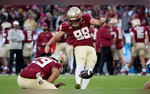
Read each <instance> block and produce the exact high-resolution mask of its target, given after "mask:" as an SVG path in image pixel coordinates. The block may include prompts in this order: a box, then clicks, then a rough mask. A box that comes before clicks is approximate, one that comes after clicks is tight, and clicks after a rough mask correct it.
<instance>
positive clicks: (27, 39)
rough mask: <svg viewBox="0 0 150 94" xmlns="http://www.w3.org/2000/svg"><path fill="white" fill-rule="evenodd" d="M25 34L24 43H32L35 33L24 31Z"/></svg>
mask: <svg viewBox="0 0 150 94" xmlns="http://www.w3.org/2000/svg"><path fill="white" fill-rule="evenodd" d="M23 34H24V36H25V40H24V43H30V42H32V41H33V35H34V32H33V31H32V30H24V31H23Z"/></svg>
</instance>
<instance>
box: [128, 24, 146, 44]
mask: <svg viewBox="0 0 150 94" xmlns="http://www.w3.org/2000/svg"><path fill="white" fill-rule="evenodd" d="M130 33H131V35H132V34H134V36H135V41H136V42H145V34H146V33H147V28H146V27H144V26H135V27H132V28H130Z"/></svg>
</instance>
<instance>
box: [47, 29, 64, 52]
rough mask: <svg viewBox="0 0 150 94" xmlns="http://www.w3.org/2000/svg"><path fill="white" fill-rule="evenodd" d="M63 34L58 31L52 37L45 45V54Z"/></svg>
mask: <svg viewBox="0 0 150 94" xmlns="http://www.w3.org/2000/svg"><path fill="white" fill-rule="evenodd" d="M64 34H65V32H64V31H59V32H58V33H57V34H56V35H55V36H53V37H52V38H51V39H50V40H49V42H48V43H47V45H46V47H45V52H46V53H48V52H49V49H50V47H51V46H52V45H53V44H54V43H55V42H56V41H58V40H59V38H61V37H62V36H63V35H64Z"/></svg>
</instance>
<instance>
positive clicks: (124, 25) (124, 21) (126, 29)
mask: <svg viewBox="0 0 150 94" xmlns="http://www.w3.org/2000/svg"><path fill="white" fill-rule="evenodd" d="M129 19H130V16H129V15H128V11H125V12H124V14H123V16H122V28H123V30H124V32H125V33H129V28H130V27H129Z"/></svg>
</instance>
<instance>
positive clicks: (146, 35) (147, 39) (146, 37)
mask: <svg viewBox="0 0 150 94" xmlns="http://www.w3.org/2000/svg"><path fill="white" fill-rule="evenodd" d="M145 39H146V43H145V49H146V51H148V43H149V38H148V33H147V31H146V33H145Z"/></svg>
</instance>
